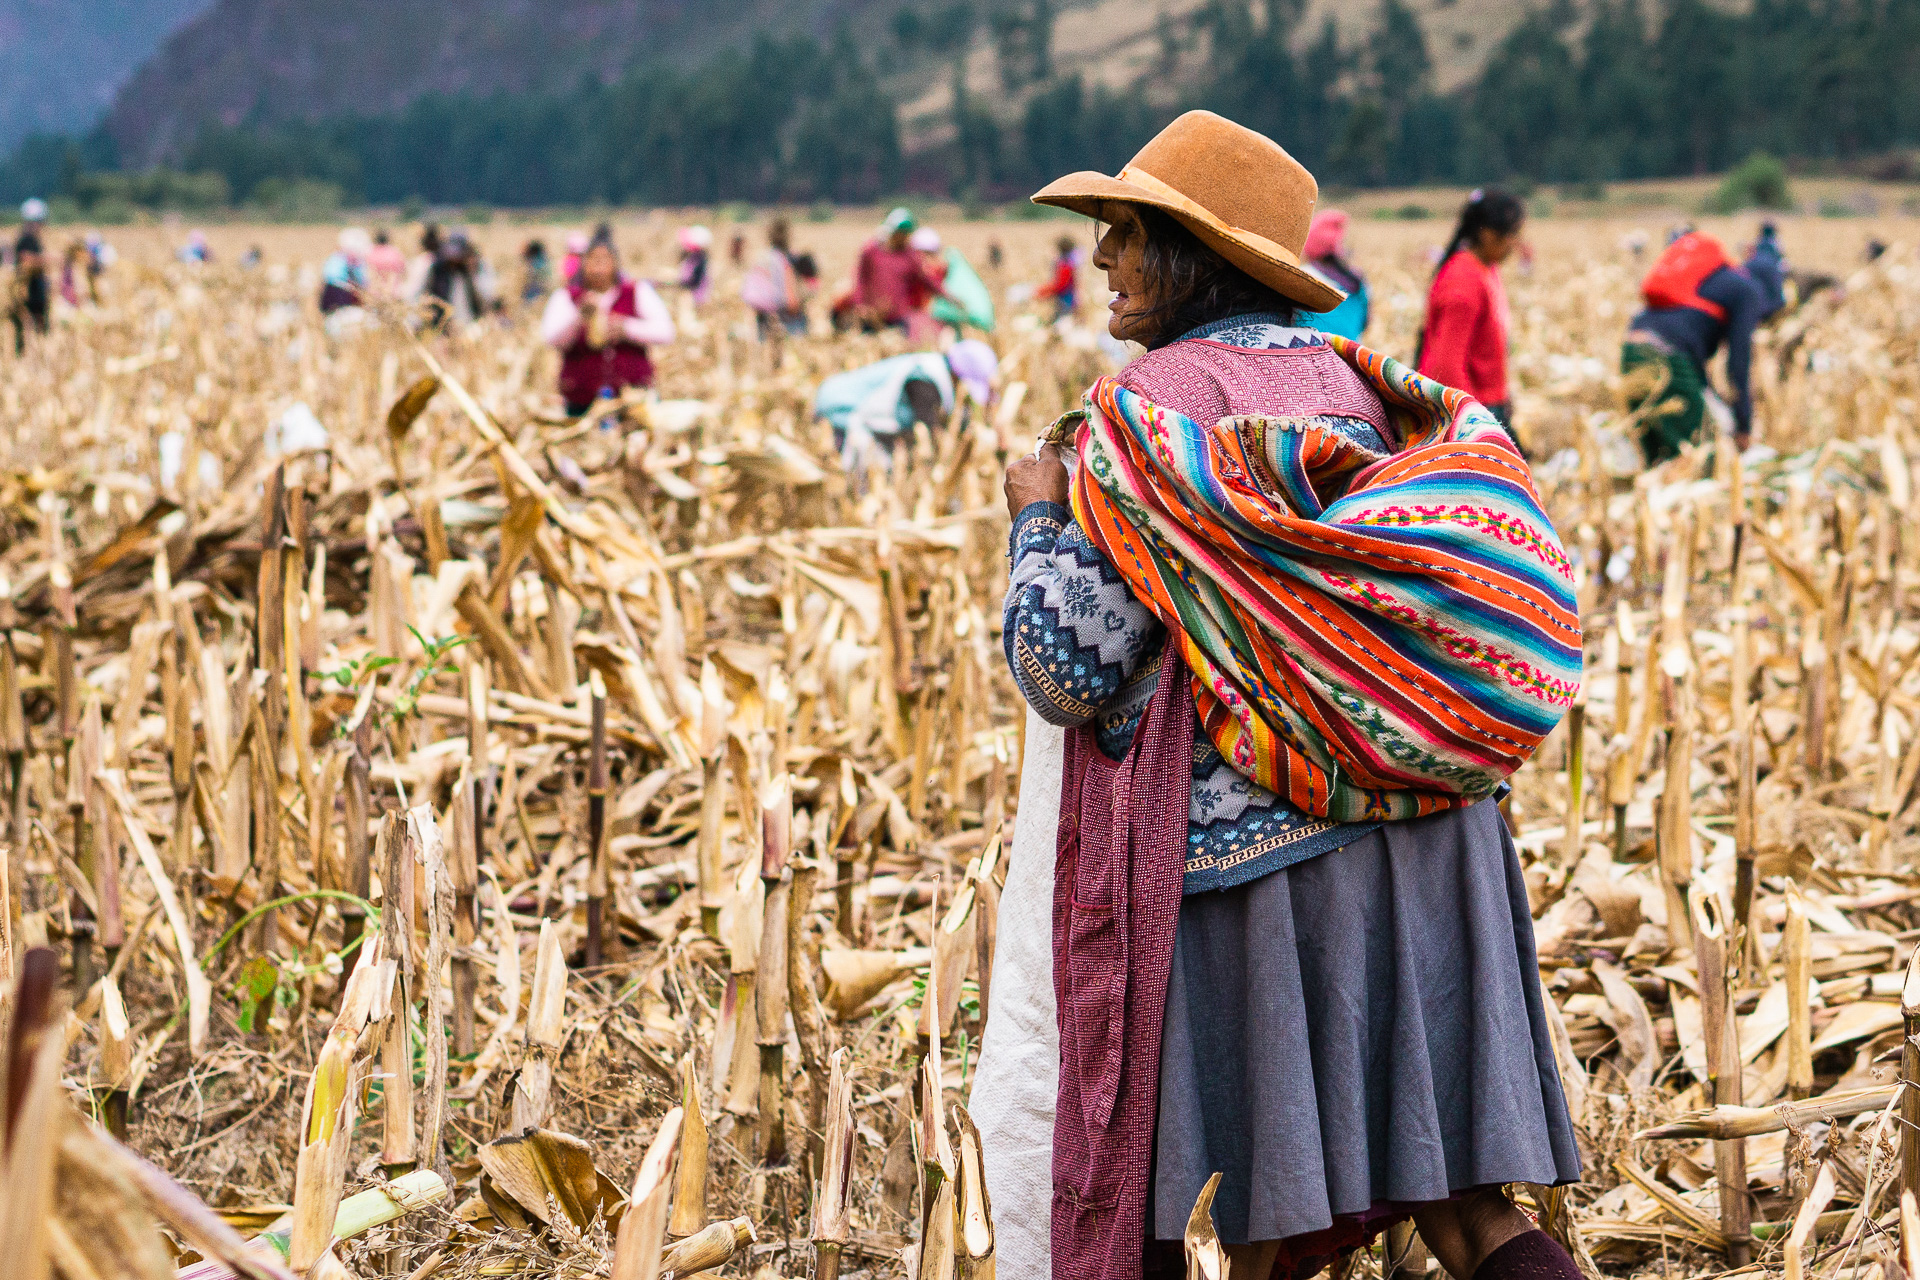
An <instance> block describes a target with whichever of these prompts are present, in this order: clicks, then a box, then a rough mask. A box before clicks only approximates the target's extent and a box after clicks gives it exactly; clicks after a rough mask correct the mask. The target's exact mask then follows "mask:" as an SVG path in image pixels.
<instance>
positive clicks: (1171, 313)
mask: <svg viewBox="0 0 1920 1280" xmlns="http://www.w3.org/2000/svg"><path fill="white" fill-rule="evenodd" d="M1134 212H1135V213H1136V214H1137V215H1138V216H1139V218H1140V226H1141V229H1142V230H1143V231H1144V232H1145V234H1146V249H1145V253H1144V257H1143V260H1142V262H1141V270H1142V272H1143V274H1144V275H1145V276H1146V284H1147V296H1148V297H1151V298H1158V299H1159V300H1160V301H1159V302H1158V303H1157V304H1155V305H1154V306H1153V307H1152V308H1151V309H1150V310H1148V311H1145V312H1143V313H1142V317H1143V318H1145V319H1148V320H1150V321H1151V322H1152V324H1153V326H1154V330H1153V338H1152V340H1151V341H1149V342H1148V343H1147V346H1148V347H1149V348H1158V347H1164V346H1165V345H1167V344H1168V343H1169V342H1172V341H1173V340H1174V339H1176V338H1178V337H1179V336H1180V335H1181V334H1184V333H1187V332H1189V331H1190V330H1193V329H1197V328H1199V327H1200V326H1201V325H1203V324H1209V323H1211V322H1212V321H1215V320H1224V319H1226V318H1227V317H1228V316H1239V315H1246V314H1247V313H1249V312H1255V311H1262V312H1273V313H1276V314H1278V315H1279V316H1280V318H1281V322H1282V323H1284V324H1290V323H1292V321H1293V318H1294V315H1295V313H1296V311H1297V310H1298V307H1297V304H1295V303H1294V302H1293V301H1292V300H1291V299H1290V298H1288V297H1286V296H1285V295H1284V294H1282V293H1281V292H1280V291H1279V290H1278V289H1275V288H1273V287H1272V286H1271V285H1265V284H1261V283H1260V282H1259V281H1258V280H1255V279H1254V278H1253V277H1252V276H1250V275H1248V274H1247V273H1246V272H1244V271H1242V270H1240V268H1238V267H1236V266H1234V265H1233V264H1232V263H1230V262H1228V261H1227V260H1226V259H1225V258H1223V257H1221V256H1220V255H1219V254H1217V253H1215V252H1214V251H1213V250H1212V249H1209V248H1208V247H1207V246H1206V245H1205V244H1203V243H1202V242H1201V240H1200V237H1199V236H1196V235H1194V234H1193V232H1191V231H1189V230H1187V229H1186V227H1184V226H1182V225H1181V224H1180V223H1179V222H1178V221H1177V220H1175V218H1174V217H1173V215H1172V214H1169V213H1162V212H1161V211H1160V210H1158V209H1155V208H1153V207H1151V206H1149V205H1135V206H1134Z"/></svg>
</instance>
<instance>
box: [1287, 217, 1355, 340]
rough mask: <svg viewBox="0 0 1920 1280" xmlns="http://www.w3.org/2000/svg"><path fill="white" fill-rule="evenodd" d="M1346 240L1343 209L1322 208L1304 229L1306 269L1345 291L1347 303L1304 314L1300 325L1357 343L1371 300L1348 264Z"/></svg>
mask: <svg viewBox="0 0 1920 1280" xmlns="http://www.w3.org/2000/svg"><path fill="white" fill-rule="evenodd" d="M1346 239H1347V215H1346V212H1345V211H1344V210H1341V209H1322V210H1321V211H1320V212H1319V213H1316V214H1314V215H1313V223H1312V225H1311V226H1310V227H1309V228H1308V229H1307V243H1306V247H1305V248H1304V249H1303V250H1302V252H1301V255H1300V256H1301V257H1302V258H1304V259H1306V264H1305V265H1306V268H1307V270H1309V271H1311V272H1313V273H1314V274H1315V275H1317V276H1319V277H1320V278H1321V279H1323V280H1325V281H1326V282H1327V283H1328V284H1330V285H1332V286H1333V287H1334V288H1336V289H1340V290H1342V291H1344V292H1345V293H1346V295H1347V300H1346V301H1345V302H1343V303H1341V304H1340V305H1339V306H1337V307H1335V308H1334V309H1333V310H1331V311H1322V312H1319V313H1317V314H1313V315H1303V316H1301V317H1300V323H1301V324H1303V325H1306V326H1308V327H1309V328H1313V329H1318V330H1319V331H1320V332H1322V333H1337V334H1339V335H1340V336H1341V337H1343V338H1352V339H1353V340H1354V341H1355V342H1358V341H1359V340H1360V335H1361V334H1362V333H1364V332H1366V328H1367V312H1368V309H1369V307H1370V305H1371V299H1370V298H1369V297H1368V295H1367V281H1366V277H1364V276H1362V275H1361V274H1360V273H1359V272H1358V271H1355V270H1354V269H1353V266H1352V265H1351V264H1350V263H1349V262H1348V261H1347V255H1346Z"/></svg>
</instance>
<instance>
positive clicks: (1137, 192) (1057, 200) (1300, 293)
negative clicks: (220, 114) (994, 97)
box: [1031, 170, 1347, 313]
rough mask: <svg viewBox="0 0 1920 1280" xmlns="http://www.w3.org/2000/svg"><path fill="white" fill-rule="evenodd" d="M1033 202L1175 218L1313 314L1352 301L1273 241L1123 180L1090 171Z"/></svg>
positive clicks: (1060, 181) (1093, 214) (1053, 185)
mask: <svg viewBox="0 0 1920 1280" xmlns="http://www.w3.org/2000/svg"><path fill="white" fill-rule="evenodd" d="M1031 199H1032V201H1033V203H1035V204H1045V205H1052V206H1053V207H1055V208H1057V209H1071V210H1072V211H1073V212H1075V213H1078V214H1084V215H1085V216H1087V217H1089V218H1095V219H1098V218H1099V217H1100V206H1101V205H1103V204H1109V203H1113V202H1116V201H1118V202H1122V203H1125V204H1144V205H1148V206H1151V207H1152V208H1155V209H1159V210H1161V211H1162V212H1165V213H1168V214H1171V215H1172V216H1173V218H1174V219H1175V221H1177V222H1179V224H1180V225H1181V226H1183V227H1185V228H1186V229H1187V230H1189V231H1191V232H1193V234H1194V235H1196V236H1198V237H1199V238H1200V241H1201V243H1203V244H1205V245H1206V246H1207V247H1208V248H1209V249H1212V250H1213V251H1214V252H1215V253H1218V254H1219V255H1220V256H1221V257H1223V258H1225V259H1226V260H1227V261H1228V262H1230V263H1232V264H1233V265H1234V266H1235V267H1238V268H1239V269H1240V270H1242V271H1244V272H1246V273H1247V274H1248V275H1250V276H1252V277H1253V278H1254V279H1255V280H1258V281H1259V282H1260V283H1261V284H1264V285H1267V286H1269V287H1271V288H1272V289H1274V290H1275V291H1276V292H1278V293H1279V294H1280V295H1281V296H1282V297H1284V298H1287V299H1289V300H1291V301H1293V302H1297V303H1299V304H1300V306H1301V307H1302V308H1303V309H1304V310H1306V311H1308V312H1310V313H1318V312H1322V311H1331V310H1333V309H1334V308H1335V307H1337V306H1339V305H1340V304H1341V303H1342V302H1345V301H1346V300H1347V295H1346V294H1344V293H1342V292H1341V291H1340V290H1338V289H1336V288H1334V287H1333V286H1332V285H1330V284H1328V283H1327V282H1326V281H1324V280H1322V279H1320V278H1319V277H1318V276H1315V275H1313V274H1312V273H1311V272H1309V271H1308V270H1307V269H1306V268H1305V267H1302V266H1301V265H1300V264H1299V263H1298V262H1293V261H1288V257H1287V251H1286V250H1285V249H1283V248H1281V247H1280V246H1279V245H1274V244H1272V242H1271V241H1263V242H1262V243H1261V244H1255V243H1253V240H1254V239H1257V237H1249V236H1247V235H1246V234H1245V233H1236V230H1235V228H1233V227H1229V226H1227V225H1226V224H1225V223H1222V222H1220V221H1219V220H1218V219H1212V220H1209V219H1208V218H1207V217H1205V216H1204V211H1201V214H1200V215H1198V216H1196V214H1195V213H1194V212H1193V211H1192V210H1191V209H1189V208H1186V207H1183V206H1182V204H1181V203H1180V202H1177V201H1175V200H1173V199H1169V198H1168V197H1166V196H1163V195H1161V194H1160V193H1158V192H1155V191H1152V190H1150V189H1148V188H1146V187H1143V186H1140V185H1139V184H1137V183H1132V182H1128V181H1127V180H1126V179H1124V178H1114V177H1109V176H1108V175H1107V174H1104V173H1095V172H1093V171H1091V170H1088V171H1086V172H1083V173H1070V174H1068V175H1067V176H1066V177H1064V178H1056V179H1054V180H1053V181H1052V182H1049V183H1048V184H1047V185H1046V186H1044V187H1042V188H1040V190H1038V191H1036V192H1034V193H1033V196H1032V197H1031ZM1188 203H1189V204H1190V203H1191V202H1188ZM1268 246H1270V247H1268Z"/></svg>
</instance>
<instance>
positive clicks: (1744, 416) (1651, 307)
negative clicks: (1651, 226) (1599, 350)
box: [1620, 228, 1767, 466]
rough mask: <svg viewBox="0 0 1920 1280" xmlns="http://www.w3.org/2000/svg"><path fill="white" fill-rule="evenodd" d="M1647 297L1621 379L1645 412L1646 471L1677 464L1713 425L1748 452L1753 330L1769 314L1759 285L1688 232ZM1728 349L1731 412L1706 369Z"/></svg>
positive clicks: (1644, 289) (1657, 263)
mask: <svg viewBox="0 0 1920 1280" xmlns="http://www.w3.org/2000/svg"><path fill="white" fill-rule="evenodd" d="M1640 295H1641V297H1642V298H1643V299H1644V300H1645V301H1646V304H1647V309H1646V310H1644V311H1642V312H1641V313H1640V314H1639V315H1637V316H1635V317H1634V318H1633V319H1632V320H1631V321H1630V322H1628V325H1627V340H1626V342H1625V344H1624V345H1622V347H1621V348H1620V372H1622V373H1624V374H1626V375H1627V387H1626V391H1627V405H1628V407H1629V408H1631V409H1634V410H1636V411H1642V416H1641V420H1640V450H1641V452H1642V453H1644V454H1645V455H1646V459H1647V463H1648V465H1650V466H1651V465H1653V464H1656V463H1661V462H1665V461H1666V460H1667V459H1668V458H1672V457H1676V456H1678V455H1679V453H1680V446H1682V445H1684V444H1690V443H1692V442H1693V441H1694V439H1695V438H1696V437H1698V435H1699V434H1700V426H1701V424H1702V423H1703V422H1704V421H1706V420H1707V418H1709V417H1712V418H1714V419H1715V420H1716V421H1718V422H1720V423H1721V424H1722V425H1723V426H1724V427H1725V428H1726V429H1727V430H1729V431H1731V432H1732V434H1733V441H1734V444H1735V446H1736V447H1738V448H1740V449H1745V448H1746V447H1747V445H1748V444H1749V443H1751V442H1752V439H1753V396H1752V392H1751V389H1750V388H1749V386H1748V382H1747V379H1748V370H1749V368H1750V366H1751V365H1752V363H1753V331H1754V329H1755V327H1756V326H1758V325H1759V323H1760V320H1761V317H1762V316H1764V315H1766V313H1767V299H1766V296H1765V294H1764V293H1762V291H1761V288H1760V286H1759V285H1758V284H1756V283H1755V282H1754V280H1753V278H1752V277H1751V276H1749V275H1748V274H1747V273H1746V272H1745V271H1743V270H1741V269H1740V268H1739V267H1736V266H1735V265H1734V264H1733V259H1732V258H1730V257H1728V256H1727V250H1726V247H1725V246H1724V245H1722V244H1721V243H1720V242H1719V241H1718V240H1716V239H1714V238H1713V237H1712V236H1710V235H1707V234H1705V233H1704V232H1700V231H1694V230H1692V229H1690V228H1682V229H1681V230H1680V231H1679V233H1677V234H1676V235H1675V236H1674V237H1673V239H1672V241H1671V242H1670V243H1668V245H1667V247H1666V250H1665V251H1664V252H1662V253H1661V255H1660V256H1659V257H1658V258H1656V259H1655V260H1654V263H1653V268H1652V269H1651V270H1650V271H1648V272H1647V278H1646V279H1645V280H1643V281H1642V282H1641V284H1640ZM1722 344H1724V345H1725V346H1726V348H1727V389H1728V391H1729V393H1730V395H1729V397H1728V399H1729V400H1730V401H1731V408H1730V409H1729V406H1728V403H1727V402H1726V401H1722V400H1721V399H1720V397H1719V396H1718V395H1716V394H1715V393H1714V392H1713V389H1712V387H1711V386H1710V385H1709V384H1708V382H1707V362H1708V361H1709V360H1712V359H1713V356H1714V353H1715V352H1716V351H1718V350H1719V349H1720V347H1721V346H1722ZM1649 405H1651V406H1652V407H1650V408H1648V407H1647V406H1649Z"/></svg>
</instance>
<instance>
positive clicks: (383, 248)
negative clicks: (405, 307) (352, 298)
mask: <svg viewBox="0 0 1920 1280" xmlns="http://www.w3.org/2000/svg"><path fill="white" fill-rule="evenodd" d="M367 274H368V275H369V277H370V278H371V281H372V284H373V292H374V294H375V296H377V297H381V298H397V297H399V296H400V286H401V285H402V284H403V283H404V282H405V281H406V278H407V255H406V254H404V253H402V252H400V246H399V245H397V244H395V243H393V237H392V236H391V235H389V234H388V233H387V229H386V228H385V227H381V228H379V229H378V230H377V231H375V232H374V233H373V248H371V249H369V250H367Z"/></svg>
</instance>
